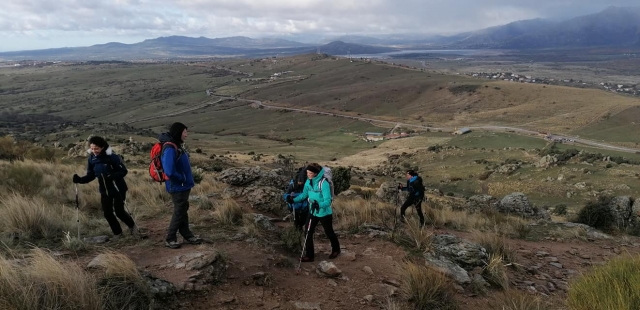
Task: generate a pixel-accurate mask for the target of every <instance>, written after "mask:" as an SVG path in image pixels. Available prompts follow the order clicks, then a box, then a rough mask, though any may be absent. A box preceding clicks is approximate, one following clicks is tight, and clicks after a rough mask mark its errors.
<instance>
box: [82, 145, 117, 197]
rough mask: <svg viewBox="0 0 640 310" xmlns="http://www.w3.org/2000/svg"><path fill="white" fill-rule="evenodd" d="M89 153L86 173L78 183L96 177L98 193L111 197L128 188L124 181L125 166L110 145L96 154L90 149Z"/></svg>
mask: <svg viewBox="0 0 640 310" xmlns="http://www.w3.org/2000/svg"><path fill="white" fill-rule="evenodd" d="M89 154H90V155H89V159H88V163H87V175H85V176H83V177H81V178H80V182H78V183H81V184H86V183H89V182H91V181H93V180H94V179H96V178H97V179H98V187H99V189H100V194H102V195H108V196H109V197H113V198H117V197H119V196H120V193H121V192H126V191H127V190H128V188H127V183H126V182H125V181H124V177H125V176H126V175H127V168H126V167H125V166H124V164H123V163H122V160H121V159H120V156H118V155H117V154H115V153H114V152H113V151H112V150H111V147H107V148H106V149H105V150H103V151H102V152H101V153H100V154H98V155H97V156H96V155H94V154H93V152H91V150H89Z"/></svg>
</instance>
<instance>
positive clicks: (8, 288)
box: [0, 249, 102, 310]
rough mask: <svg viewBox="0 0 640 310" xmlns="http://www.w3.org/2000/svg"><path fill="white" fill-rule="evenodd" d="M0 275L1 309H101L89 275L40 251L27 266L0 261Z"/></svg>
mask: <svg viewBox="0 0 640 310" xmlns="http://www.w3.org/2000/svg"><path fill="white" fill-rule="evenodd" d="M0 275H1V276H0V308H2V309H25V310H31V309H33V310H36V309H61V310H65V309H78V310H79V309H88V310H92V309H95V310H99V309H102V306H101V303H100V296H99V294H98V292H97V289H96V281H95V279H94V278H93V276H91V275H90V274H88V273H86V272H85V271H84V270H82V268H80V267H79V266H78V265H75V264H71V263H70V264H63V263H61V262H59V261H57V260H55V259H54V258H53V257H52V256H50V255H49V254H47V253H46V252H44V251H42V250H39V249H36V250H34V252H33V256H32V257H31V258H30V259H29V261H28V263H27V265H22V264H20V263H19V262H16V261H11V260H7V259H6V258H0Z"/></svg>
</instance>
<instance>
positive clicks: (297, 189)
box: [282, 167, 309, 231]
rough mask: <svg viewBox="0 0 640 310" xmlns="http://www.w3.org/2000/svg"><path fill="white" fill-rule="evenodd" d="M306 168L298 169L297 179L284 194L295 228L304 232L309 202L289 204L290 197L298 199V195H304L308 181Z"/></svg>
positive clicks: (292, 181)
mask: <svg viewBox="0 0 640 310" xmlns="http://www.w3.org/2000/svg"><path fill="white" fill-rule="evenodd" d="M305 169H306V167H302V168H300V169H298V172H297V173H296V177H295V178H293V179H292V180H291V181H290V182H289V185H288V186H287V189H286V190H285V192H284V195H282V197H283V198H284V201H287V207H288V209H289V212H291V215H292V216H293V226H294V227H295V228H296V229H297V230H298V231H302V229H303V228H304V224H305V222H306V221H307V216H308V215H309V201H308V200H306V199H305V200H302V201H300V202H294V203H289V202H288V201H289V197H292V198H296V197H297V196H298V195H300V194H302V191H303V190H304V184H305V183H306V180H307V174H306V170H305Z"/></svg>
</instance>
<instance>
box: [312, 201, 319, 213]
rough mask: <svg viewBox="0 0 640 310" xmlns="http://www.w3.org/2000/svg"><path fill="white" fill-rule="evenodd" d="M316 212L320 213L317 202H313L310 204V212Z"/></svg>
mask: <svg viewBox="0 0 640 310" xmlns="http://www.w3.org/2000/svg"><path fill="white" fill-rule="evenodd" d="M318 211H320V204H318V202H317V201H314V202H313V203H311V212H312V213H318Z"/></svg>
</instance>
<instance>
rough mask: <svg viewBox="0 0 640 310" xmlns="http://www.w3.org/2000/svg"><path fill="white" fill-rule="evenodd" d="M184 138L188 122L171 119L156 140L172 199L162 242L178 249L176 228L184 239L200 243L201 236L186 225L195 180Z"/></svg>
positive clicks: (166, 185)
mask: <svg viewBox="0 0 640 310" xmlns="http://www.w3.org/2000/svg"><path fill="white" fill-rule="evenodd" d="M186 138H187V126H185V125H184V124H182V123H173V124H172V125H171V127H170V128H169V132H168V133H163V134H161V135H160V137H158V140H160V142H161V143H163V146H162V156H161V161H162V168H163V169H164V174H165V175H166V176H167V177H169V180H168V181H166V182H165V187H166V189H167V192H168V193H169V194H170V195H171V201H173V216H172V217H171V222H170V223H169V229H168V231H167V238H166V239H165V246H166V247H168V248H172V249H177V248H179V247H180V246H181V245H182V244H181V243H178V232H180V235H182V238H184V241H185V242H186V243H189V244H200V243H202V239H201V238H200V237H198V236H196V235H194V234H193V232H191V229H189V214H188V211H189V194H190V193H191V189H192V188H193V187H194V186H195V182H194V180H193V174H192V172H191V162H190V161H189V154H188V153H187V151H186V150H185V149H184V147H183V143H184V139H186ZM167 142H171V143H167Z"/></svg>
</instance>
